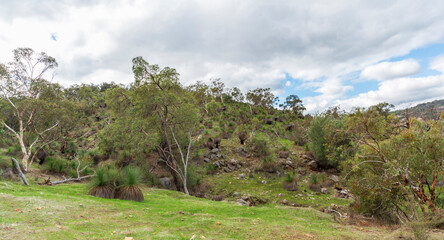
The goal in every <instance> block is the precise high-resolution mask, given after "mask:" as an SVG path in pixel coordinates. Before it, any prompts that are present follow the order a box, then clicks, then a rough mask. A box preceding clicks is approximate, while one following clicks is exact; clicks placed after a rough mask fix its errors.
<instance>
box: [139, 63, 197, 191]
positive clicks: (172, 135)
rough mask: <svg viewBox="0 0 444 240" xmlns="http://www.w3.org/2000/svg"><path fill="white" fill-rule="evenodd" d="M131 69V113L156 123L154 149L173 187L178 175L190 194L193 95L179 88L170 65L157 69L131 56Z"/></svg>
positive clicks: (193, 122)
mask: <svg viewBox="0 0 444 240" xmlns="http://www.w3.org/2000/svg"><path fill="white" fill-rule="evenodd" d="M133 72H134V76H135V79H136V82H135V84H134V87H133V95H132V103H133V104H134V106H135V108H134V110H135V113H136V114H135V115H133V116H134V117H136V116H140V117H144V118H146V119H147V120H150V121H152V122H153V123H154V124H153V125H152V126H159V127H158V128H157V132H158V134H159V136H160V141H159V143H158V144H157V146H156V149H157V152H158V154H159V155H160V157H161V159H162V161H163V162H164V163H165V164H166V165H167V166H168V167H169V168H170V170H171V171H170V172H171V174H172V175H173V178H174V181H175V184H176V187H179V184H178V178H179V179H180V180H181V181H182V186H183V190H184V192H185V193H186V194H189V190H188V182H187V180H188V177H189V176H188V175H189V174H188V167H189V160H190V153H191V150H192V149H191V146H192V143H193V139H192V133H193V130H194V127H195V126H196V125H197V123H198V119H199V117H198V114H197V110H196V109H195V102H194V98H193V97H192V95H191V94H190V93H189V92H187V91H185V89H183V88H182V86H181V85H180V83H179V77H178V76H179V74H178V73H177V72H176V70H175V69H173V68H169V67H165V68H163V69H160V67H159V66H158V65H151V64H149V63H148V62H147V61H145V60H144V59H143V58H142V57H137V58H134V59H133ZM147 100H148V101H147ZM142 132H144V133H145V134H146V135H149V132H152V130H148V131H146V130H144V129H142Z"/></svg>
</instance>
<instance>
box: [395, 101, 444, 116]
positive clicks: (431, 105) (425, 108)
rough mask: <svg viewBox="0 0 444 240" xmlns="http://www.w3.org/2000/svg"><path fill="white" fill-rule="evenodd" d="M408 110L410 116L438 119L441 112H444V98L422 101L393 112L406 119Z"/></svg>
mask: <svg viewBox="0 0 444 240" xmlns="http://www.w3.org/2000/svg"><path fill="white" fill-rule="evenodd" d="M406 110H407V111H408V114H409V116H410V117H415V118H421V119H438V118H439V116H440V114H441V113H443V112H444V99H441V100H435V101H433V102H427V103H421V104H418V105H416V106H414V107H411V108H407V109H402V110H397V111H394V112H393V113H394V114H395V115H396V116H399V117H400V118H402V119H404V118H405V114H406Z"/></svg>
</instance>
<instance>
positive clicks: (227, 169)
mask: <svg viewBox="0 0 444 240" xmlns="http://www.w3.org/2000/svg"><path fill="white" fill-rule="evenodd" d="M222 170H224V172H231V169H229V168H227V167H224V168H223V169H222Z"/></svg>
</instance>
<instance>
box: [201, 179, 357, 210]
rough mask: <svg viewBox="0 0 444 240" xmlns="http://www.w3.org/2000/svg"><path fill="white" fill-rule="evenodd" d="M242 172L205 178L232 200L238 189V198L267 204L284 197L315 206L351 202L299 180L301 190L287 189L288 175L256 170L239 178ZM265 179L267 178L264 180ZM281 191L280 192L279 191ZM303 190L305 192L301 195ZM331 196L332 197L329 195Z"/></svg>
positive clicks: (293, 201)
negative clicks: (245, 196) (312, 188)
mask: <svg viewBox="0 0 444 240" xmlns="http://www.w3.org/2000/svg"><path fill="white" fill-rule="evenodd" d="M239 175H240V172H233V173H229V174H219V175H214V176H212V177H208V178H206V179H205V181H207V182H208V183H210V184H211V185H212V187H213V188H212V191H213V194H214V195H219V194H222V195H224V196H226V198H227V199H229V200H235V198H234V197H233V194H234V193H235V192H237V193H238V194H239V196H238V197H237V198H239V197H240V196H242V195H247V196H254V197H257V198H260V199H263V200H266V201H267V204H270V205H273V204H276V203H280V202H282V201H283V200H284V199H285V200H287V201H288V202H289V203H293V204H295V205H296V206H305V207H313V208H315V209H318V210H321V209H324V208H326V207H328V206H330V205H331V204H336V205H338V206H346V205H348V204H350V203H351V200H349V199H342V198H335V197H332V196H331V195H332V194H333V193H334V192H333V190H332V189H331V188H330V194H320V193H316V192H313V191H311V190H309V189H308V186H307V185H308V184H307V183H304V182H303V179H301V181H298V188H299V190H298V191H294V192H291V191H286V190H285V189H283V187H282V185H283V182H284V181H285V179H286V176H281V177H275V176H270V175H269V174H259V173H255V174H254V175H253V178H249V177H248V174H246V175H247V176H246V178H244V179H238V176H239ZM262 181H266V184H263V183H262ZM280 193H281V194H282V195H281V196H279V194H280ZM300 194H302V195H303V196H300ZM328 198H329V199H328Z"/></svg>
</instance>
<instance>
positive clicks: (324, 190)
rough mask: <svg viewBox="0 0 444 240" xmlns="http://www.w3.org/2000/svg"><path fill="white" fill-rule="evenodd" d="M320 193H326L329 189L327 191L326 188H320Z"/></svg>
mask: <svg viewBox="0 0 444 240" xmlns="http://www.w3.org/2000/svg"><path fill="white" fill-rule="evenodd" d="M321 193H323V194H328V193H329V191H328V189H327V188H321Z"/></svg>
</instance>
